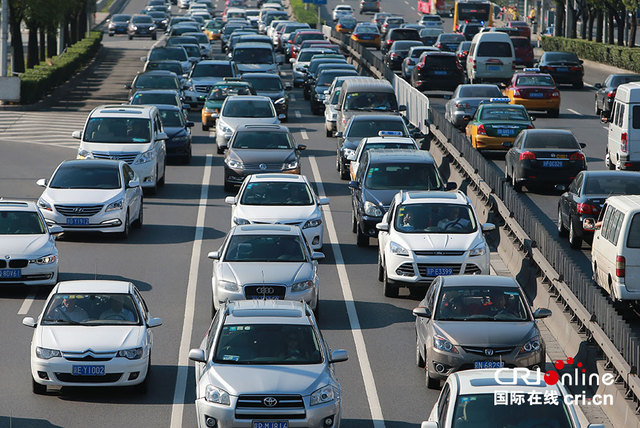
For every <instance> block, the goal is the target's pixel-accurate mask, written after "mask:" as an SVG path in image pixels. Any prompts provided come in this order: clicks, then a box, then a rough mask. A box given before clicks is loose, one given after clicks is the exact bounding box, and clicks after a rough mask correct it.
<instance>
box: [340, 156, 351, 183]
mask: <svg viewBox="0 0 640 428" xmlns="http://www.w3.org/2000/svg"><path fill="white" fill-rule="evenodd" d="M339 165H340V168H339V169H338V171H340V179H341V180H347V179H349V170H348V169H347V166H346V165H345V164H344V162H342V160H340V164H339Z"/></svg>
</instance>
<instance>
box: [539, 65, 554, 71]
mask: <svg viewBox="0 0 640 428" xmlns="http://www.w3.org/2000/svg"><path fill="white" fill-rule="evenodd" d="M539 68H540V71H553V70H555V69H554V68H553V67H551V66H548V65H541V66H540V67H539Z"/></svg>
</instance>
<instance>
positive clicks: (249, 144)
mask: <svg viewBox="0 0 640 428" xmlns="http://www.w3.org/2000/svg"><path fill="white" fill-rule="evenodd" d="M231 148H233V149H251V150H256V149H260V150H291V149H293V148H294V145H293V140H292V139H291V135H289V133H287V132H264V131H263V132H257V131H241V132H238V133H237V134H236V136H235V137H234V139H233V141H232V142H231Z"/></svg>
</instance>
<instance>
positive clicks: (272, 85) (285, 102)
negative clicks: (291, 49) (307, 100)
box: [242, 73, 291, 122]
mask: <svg viewBox="0 0 640 428" xmlns="http://www.w3.org/2000/svg"><path fill="white" fill-rule="evenodd" d="M242 80H243V81H244V82H249V84H250V85H251V87H252V88H253V89H254V90H255V93H256V94H257V95H261V96H265V97H269V98H271V101H273V106H274V107H275V109H276V113H278V117H279V118H280V120H281V121H282V122H286V121H287V120H288V119H289V95H288V94H287V91H288V90H290V89H291V84H289V83H283V82H282V79H281V78H280V76H279V75H278V74H275V73H273V74H272V73H244V74H242Z"/></svg>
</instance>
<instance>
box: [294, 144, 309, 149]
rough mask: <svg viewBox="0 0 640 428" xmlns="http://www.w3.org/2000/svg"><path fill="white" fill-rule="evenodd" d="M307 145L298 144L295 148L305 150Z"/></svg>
mask: <svg viewBox="0 0 640 428" xmlns="http://www.w3.org/2000/svg"><path fill="white" fill-rule="evenodd" d="M306 149H307V146H306V144H298V147H296V150H306Z"/></svg>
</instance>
